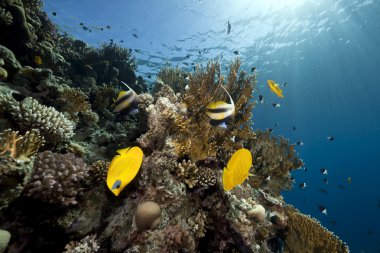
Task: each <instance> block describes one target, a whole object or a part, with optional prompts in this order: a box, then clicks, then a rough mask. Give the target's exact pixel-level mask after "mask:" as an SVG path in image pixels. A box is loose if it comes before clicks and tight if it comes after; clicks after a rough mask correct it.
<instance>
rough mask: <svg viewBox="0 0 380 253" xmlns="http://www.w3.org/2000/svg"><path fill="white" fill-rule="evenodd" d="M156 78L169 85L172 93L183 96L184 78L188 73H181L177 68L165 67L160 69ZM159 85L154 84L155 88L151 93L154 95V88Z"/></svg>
mask: <svg viewBox="0 0 380 253" xmlns="http://www.w3.org/2000/svg"><path fill="white" fill-rule="evenodd" d="M157 76H158V77H159V78H161V80H162V81H163V82H164V83H165V84H167V85H169V86H170V87H171V88H172V89H173V91H174V92H175V93H180V94H184V93H185V91H186V89H185V87H186V83H187V81H186V77H187V76H188V73H186V72H185V71H183V70H182V69H179V68H178V67H177V68H170V67H166V68H163V69H161V70H160V71H159V72H158V74H157ZM158 86H159V85H157V84H156V86H155V87H154V90H153V92H154V93H155V91H157V90H158V89H157V88H156V87H158Z"/></svg>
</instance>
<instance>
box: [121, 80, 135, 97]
mask: <svg viewBox="0 0 380 253" xmlns="http://www.w3.org/2000/svg"><path fill="white" fill-rule="evenodd" d="M120 82H121V83H122V84H124V85H125V86H127V88H128V89H130V90H131V91H133V92H134V93H136V92H135V91H134V90H133V89H132V88H131V87H129V85H128V84H126V83H125V82H123V81H120ZM136 94H137V93H136Z"/></svg>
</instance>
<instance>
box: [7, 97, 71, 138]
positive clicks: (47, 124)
mask: <svg viewBox="0 0 380 253" xmlns="http://www.w3.org/2000/svg"><path fill="white" fill-rule="evenodd" d="M9 101H10V100H8V105H9V106H8V109H9V112H10V113H11V115H12V116H13V119H14V120H15V121H16V123H17V124H18V125H19V126H20V128H22V129H23V130H24V129H25V130H30V129H38V130H39V131H40V134H41V135H42V136H43V137H44V138H45V140H46V141H47V142H50V143H57V142H64V141H68V140H69V139H70V138H71V137H73V136H74V132H73V129H74V123H73V122H71V121H70V120H68V119H67V118H66V117H65V116H64V115H63V114H62V113H60V112H58V111H57V110H56V109H54V108H53V107H47V106H44V105H41V104H39V103H38V101H37V100H35V99H33V98H30V97H28V98H26V99H24V100H23V101H22V102H19V103H17V102H13V101H12V102H11V103H9Z"/></svg>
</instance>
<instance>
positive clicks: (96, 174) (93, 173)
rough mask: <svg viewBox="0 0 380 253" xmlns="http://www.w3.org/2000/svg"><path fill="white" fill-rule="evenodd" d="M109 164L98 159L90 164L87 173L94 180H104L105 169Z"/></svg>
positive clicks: (105, 175)
mask: <svg viewBox="0 0 380 253" xmlns="http://www.w3.org/2000/svg"><path fill="white" fill-rule="evenodd" d="M109 165H110V162H107V161H103V160H98V161H96V162H94V163H93V164H91V166H90V168H89V171H88V173H89V175H90V177H91V179H92V180H93V181H95V182H102V181H105V180H106V177H107V170H108V167H109Z"/></svg>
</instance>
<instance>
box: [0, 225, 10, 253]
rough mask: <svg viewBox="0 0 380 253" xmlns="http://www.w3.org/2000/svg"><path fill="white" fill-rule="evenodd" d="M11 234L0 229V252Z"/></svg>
mask: <svg viewBox="0 0 380 253" xmlns="http://www.w3.org/2000/svg"><path fill="white" fill-rule="evenodd" d="M10 239H11V234H10V233H9V232H8V231H7V230H4V229H0V253H3V252H4V251H5V249H6V248H7V246H8V243H9V240H10Z"/></svg>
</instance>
